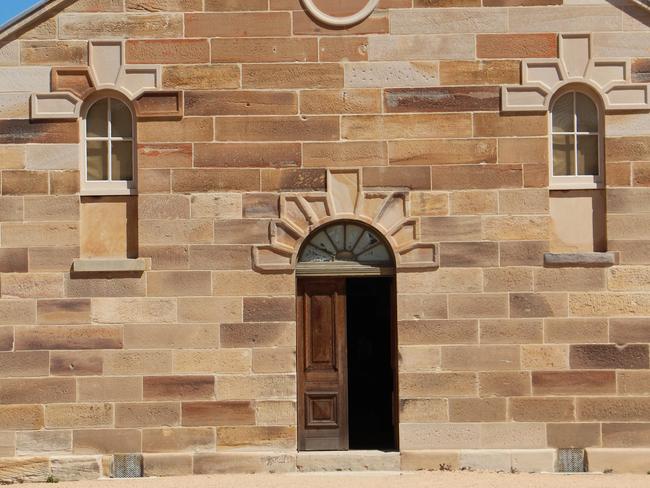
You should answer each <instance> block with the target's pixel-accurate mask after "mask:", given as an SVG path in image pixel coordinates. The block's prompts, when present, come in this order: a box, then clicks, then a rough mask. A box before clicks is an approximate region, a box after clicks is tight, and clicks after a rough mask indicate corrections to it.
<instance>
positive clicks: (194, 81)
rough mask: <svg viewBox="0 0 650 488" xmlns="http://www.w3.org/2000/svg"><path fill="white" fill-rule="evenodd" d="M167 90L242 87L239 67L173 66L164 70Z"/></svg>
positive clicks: (227, 65)
mask: <svg viewBox="0 0 650 488" xmlns="http://www.w3.org/2000/svg"><path fill="white" fill-rule="evenodd" d="M162 83H163V86H164V87H165V88H170V89H177V90H178V89H186V90H216V89H227V88H240V87H241V71H240V68H239V66H238V65H233V64H224V65H219V64H212V65H205V64H204V65H182V64H181V65H172V66H165V67H164V69H163V75H162Z"/></svg>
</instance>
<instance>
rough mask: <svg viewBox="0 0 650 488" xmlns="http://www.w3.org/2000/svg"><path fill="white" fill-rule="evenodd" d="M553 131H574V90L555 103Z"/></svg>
mask: <svg viewBox="0 0 650 488" xmlns="http://www.w3.org/2000/svg"><path fill="white" fill-rule="evenodd" d="M552 116H553V132H573V130H574V126H573V92H571V93H567V94H566V95H563V96H561V97H560V98H559V99H558V100H557V101H556V102H555V103H554V104H553V115H552Z"/></svg>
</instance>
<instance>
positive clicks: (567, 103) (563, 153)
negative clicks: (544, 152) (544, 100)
mask: <svg viewBox="0 0 650 488" xmlns="http://www.w3.org/2000/svg"><path fill="white" fill-rule="evenodd" d="M602 140H603V138H602V131H601V128H600V114H599V110H598V105H597V104H596V102H595V101H594V100H593V99H592V97H591V96H590V95H587V94H586V93H583V92H580V91H570V92H567V93H564V94H563V95H561V96H560V97H559V98H557V100H555V102H554V103H553V106H552V108H551V145H552V151H551V154H552V158H553V160H552V166H551V187H554V188H567V189H570V188H596V187H597V186H598V185H599V184H601V183H602V181H603V164H602V157H603V154H602V153H603V151H602Z"/></svg>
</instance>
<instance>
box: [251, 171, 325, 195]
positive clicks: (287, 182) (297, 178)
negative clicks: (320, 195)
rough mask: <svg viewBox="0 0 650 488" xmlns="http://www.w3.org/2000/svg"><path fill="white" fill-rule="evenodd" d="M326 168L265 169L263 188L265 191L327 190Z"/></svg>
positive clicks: (263, 172)
mask: <svg viewBox="0 0 650 488" xmlns="http://www.w3.org/2000/svg"><path fill="white" fill-rule="evenodd" d="M325 185H326V173H325V170H324V169H316V168H308V169H264V170H262V185H261V189H262V191H265V192H271V191H276V192H285V191H325Z"/></svg>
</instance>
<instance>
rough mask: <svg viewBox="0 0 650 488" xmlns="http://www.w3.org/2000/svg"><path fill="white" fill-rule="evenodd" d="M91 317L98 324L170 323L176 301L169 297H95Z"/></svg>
mask: <svg viewBox="0 0 650 488" xmlns="http://www.w3.org/2000/svg"><path fill="white" fill-rule="evenodd" d="M91 318H92V321H93V323H96V324H123V323H128V324H142V323H149V324H151V323H170V322H174V321H175V320H176V301H175V300H173V299H167V298H94V299H93V300H92V309H91Z"/></svg>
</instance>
